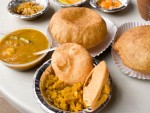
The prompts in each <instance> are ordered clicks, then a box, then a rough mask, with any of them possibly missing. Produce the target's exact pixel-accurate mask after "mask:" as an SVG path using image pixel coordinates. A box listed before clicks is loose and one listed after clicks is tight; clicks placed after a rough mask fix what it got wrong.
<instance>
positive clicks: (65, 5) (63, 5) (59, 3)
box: [53, 0, 87, 8]
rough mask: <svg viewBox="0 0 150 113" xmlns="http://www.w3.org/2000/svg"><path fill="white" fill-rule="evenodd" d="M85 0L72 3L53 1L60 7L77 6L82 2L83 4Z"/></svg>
mask: <svg viewBox="0 0 150 113" xmlns="http://www.w3.org/2000/svg"><path fill="white" fill-rule="evenodd" d="M86 1H87V0H81V2H77V3H74V4H63V3H61V2H59V1H58V0H53V2H54V3H55V4H57V5H59V6H60V7H63V8H65V7H77V6H80V5H82V4H84V3H85V2H86Z"/></svg>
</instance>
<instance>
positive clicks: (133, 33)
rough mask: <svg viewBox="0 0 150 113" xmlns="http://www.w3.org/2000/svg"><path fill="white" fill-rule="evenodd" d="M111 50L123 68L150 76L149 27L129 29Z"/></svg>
mask: <svg viewBox="0 0 150 113" xmlns="http://www.w3.org/2000/svg"><path fill="white" fill-rule="evenodd" d="M113 49H114V50H115V51H116V52H117V54H118V55H119V56H120V58H121V60H122V62H123V64H124V65H125V66H127V67H129V68H131V69H133V70H136V71H139V72H142V73H148V74H150V25H145V26H139V27H135V28H132V29H129V30H128V31H126V32H125V33H123V34H122V36H121V37H120V38H119V39H118V40H117V41H116V42H115V44H114V45H113Z"/></svg>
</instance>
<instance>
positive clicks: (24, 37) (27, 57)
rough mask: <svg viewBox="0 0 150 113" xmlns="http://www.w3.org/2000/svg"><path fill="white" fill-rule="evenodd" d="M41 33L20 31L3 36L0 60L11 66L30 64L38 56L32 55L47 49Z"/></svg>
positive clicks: (46, 42) (26, 30)
mask: <svg viewBox="0 0 150 113" xmlns="http://www.w3.org/2000/svg"><path fill="white" fill-rule="evenodd" d="M48 44H49V43H48V40H47V38H46V37H45V35H44V34H43V33H41V32H40V31H37V30H34V29H22V30H17V31H15V32H12V33H10V34H8V35H7V36H5V37H4V38H3V39H2V40H1V42H0V60H2V61H4V62H7V63H11V64H24V63H28V62H31V61H33V60H35V59H37V58H39V57H40V55H39V56H35V55H34V54H33V53H34V52H38V51H41V50H44V49H47V48H48Z"/></svg>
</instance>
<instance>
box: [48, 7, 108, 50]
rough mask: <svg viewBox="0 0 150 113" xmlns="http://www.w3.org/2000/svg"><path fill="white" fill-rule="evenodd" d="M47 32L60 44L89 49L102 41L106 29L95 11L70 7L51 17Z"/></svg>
mask: <svg viewBox="0 0 150 113" xmlns="http://www.w3.org/2000/svg"><path fill="white" fill-rule="evenodd" d="M49 32H50V33H51V34H52V37H53V38H54V39H55V40H56V41H57V42H59V43H60V44H63V43H68V42H72V43H78V44H80V45H82V46H83V47H85V48H86V49H89V48H92V47H94V46H96V45H98V44H100V43H101V42H102V41H103V40H104V38H105V36H106V34H107V27H106V23H105V21H104V20H103V18H102V17H101V16H100V15H99V14H97V13H96V12H95V11H93V10H91V9H89V8H85V7H71V8H63V9H60V10H59V11H58V12H56V13H55V14H54V15H53V17H52V18H51V21H50V24H49Z"/></svg>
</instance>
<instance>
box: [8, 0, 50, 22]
mask: <svg viewBox="0 0 150 113" xmlns="http://www.w3.org/2000/svg"><path fill="white" fill-rule="evenodd" d="M12 2H14V0H11V1H10V2H9V3H8V5H7V10H8V12H9V13H10V14H11V15H12V16H16V17H19V18H21V19H30V18H34V17H37V16H40V15H42V14H43V13H45V12H46V11H47V10H48V9H49V7H50V2H49V0H47V5H46V6H45V7H44V8H43V9H42V10H41V11H39V12H37V13H35V14H32V15H20V14H17V13H15V12H13V11H12V10H11V9H10V7H9V6H10V4H11V3H12ZM24 2H27V1H24Z"/></svg>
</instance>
